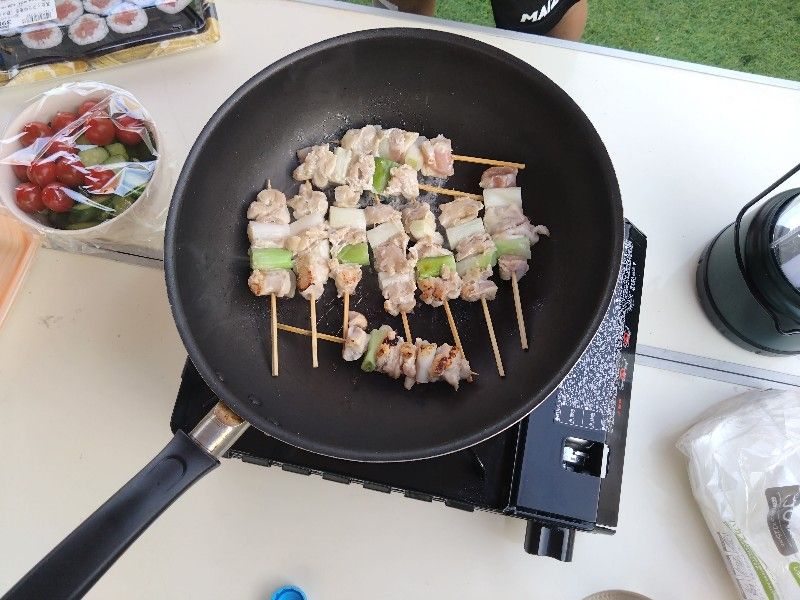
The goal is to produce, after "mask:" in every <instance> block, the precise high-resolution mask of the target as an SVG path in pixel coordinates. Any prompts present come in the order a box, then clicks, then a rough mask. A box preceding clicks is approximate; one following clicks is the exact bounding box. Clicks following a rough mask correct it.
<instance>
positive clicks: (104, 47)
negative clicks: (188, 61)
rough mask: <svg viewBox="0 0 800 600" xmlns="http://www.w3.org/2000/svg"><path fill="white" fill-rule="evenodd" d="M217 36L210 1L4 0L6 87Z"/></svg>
mask: <svg viewBox="0 0 800 600" xmlns="http://www.w3.org/2000/svg"><path fill="white" fill-rule="evenodd" d="M3 27H5V29H4V28H3ZM218 40H219V25H218V22H217V13H216V10H215V8H214V2H213V1H211V0H85V1H84V0H35V1H33V0H3V1H2V2H0V87H1V86H3V85H18V84H24V83H29V82H34V81H43V80H45V79H53V78H56V77H66V76H70V75H74V74H76V73H85V72H87V71H93V70H96V69H103V68H106V67H114V66H117V65H121V64H125V63H129V62H133V61H138V60H142V59H147V58H155V57H158V56H164V55H167V54H175V53H177V52H183V51H185V50H192V49H194V48H201V47H203V46H206V45H208V44H213V43H214V42H216V41H218Z"/></svg>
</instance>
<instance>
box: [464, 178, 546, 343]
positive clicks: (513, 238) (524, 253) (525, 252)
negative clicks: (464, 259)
mask: <svg viewBox="0 0 800 600" xmlns="http://www.w3.org/2000/svg"><path fill="white" fill-rule="evenodd" d="M516 175H517V172H516V170H515V169H510V168H504V167H493V168H491V169H487V170H486V171H485V172H484V174H483V176H482V177H481V183H480V185H481V187H482V188H484V190H483V198H484V205H485V207H486V214H485V216H484V223H485V224H486V229H487V231H488V232H489V234H490V235H491V236H492V241H493V242H494V243H495V246H496V248H497V252H496V254H497V261H498V265H499V269H498V270H499V271H500V279H503V280H504V281H509V280H510V281H511V290H512V293H513V296H514V312H515V314H516V318H517V328H518V329H519V339H520V345H521V346H522V349H523V350H527V349H528V335H527V332H526V330H525V319H524V316H523V313H522V302H521V301H520V297H519V280H520V279H521V278H522V277H523V276H524V275H525V273H527V272H528V261H529V260H530V258H531V246H532V245H533V244H535V243H536V242H538V241H539V236H540V235H550V232H549V231H548V229H547V227H545V226H543V225H533V224H532V223H531V222H530V219H528V217H527V216H525V214H524V213H523V212H522V188H520V187H518V186H517V185H516Z"/></svg>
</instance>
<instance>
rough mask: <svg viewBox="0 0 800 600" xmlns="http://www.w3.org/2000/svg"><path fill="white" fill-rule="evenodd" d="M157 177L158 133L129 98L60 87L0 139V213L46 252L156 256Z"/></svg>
mask: <svg viewBox="0 0 800 600" xmlns="http://www.w3.org/2000/svg"><path fill="white" fill-rule="evenodd" d="M85 16H87V15H84V17H85ZM77 22H78V21H76V23H77ZM170 168H172V167H171V166H170ZM164 169H165V166H164V156H163V151H162V148H161V139H160V135H159V131H158V129H157V128H156V125H155V123H154V122H153V119H152V117H151V116H150V114H149V113H148V112H147V110H146V109H145V108H144V107H143V106H142V105H141V103H140V102H139V101H138V100H137V99H136V98H135V97H134V96H133V95H131V94H130V92H127V91H125V90H122V89H119V88H116V87H113V86H109V85H106V84H101V83H92V82H87V83H70V84H66V85H63V86H61V87H59V88H56V89H54V90H50V91H49V92H46V93H44V94H42V95H41V96H39V97H38V98H36V99H35V100H34V101H33V102H32V103H30V104H29V105H28V106H26V107H25V108H24V109H23V110H22V111H21V112H20V113H19V115H17V117H15V118H14V119H12V121H11V122H10V123H9V125H8V127H7V129H6V131H5V133H4V134H3V136H2V139H0V213H7V214H10V215H11V216H13V217H15V218H16V219H17V220H18V221H20V222H21V223H23V224H24V225H25V226H26V227H28V228H29V229H30V230H31V231H33V232H34V233H36V234H37V235H38V236H40V237H42V239H43V240H45V243H46V244H47V245H49V246H50V247H54V248H61V249H66V250H71V251H75V252H93V251H96V249H97V248H107V247H114V248H117V249H119V248H120V247H125V248H129V249H136V248H149V247H153V246H158V245H159V243H160V239H161V235H162V233H163V228H164V223H165V221H166V213H167V208H168V205H169V197H168V195H163V194H162V195H161V196H159V195H158V194H157V190H158V186H159V180H160V179H161V178H162V177H163V172H164Z"/></svg>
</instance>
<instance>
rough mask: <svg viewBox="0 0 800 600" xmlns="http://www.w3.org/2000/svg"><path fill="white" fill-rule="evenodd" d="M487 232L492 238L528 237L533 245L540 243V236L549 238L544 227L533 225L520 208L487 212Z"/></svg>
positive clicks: (500, 208) (510, 207) (485, 219)
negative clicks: (499, 236) (500, 236)
mask: <svg viewBox="0 0 800 600" xmlns="http://www.w3.org/2000/svg"><path fill="white" fill-rule="evenodd" d="M483 222H484V224H485V225H486V231H488V232H489V235H491V236H492V237H495V236H498V235H502V236H504V237H506V238H512V237H523V236H524V237H527V238H528V239H529V240H530V241H531V244H535V243H536V242H538V241H539V236H540V235H545V236H549V235H550V231H549V230H548V229H547V227H545V226H544V225H533V224H532V223H531V222H530V220H529V219H528V217H526V216H525V214H524V213H523V212H522V209H521V208H520V207H518V206H503V207H494V208H489V209H487V210H486V214H485V216H484V218H483Z"/></svg>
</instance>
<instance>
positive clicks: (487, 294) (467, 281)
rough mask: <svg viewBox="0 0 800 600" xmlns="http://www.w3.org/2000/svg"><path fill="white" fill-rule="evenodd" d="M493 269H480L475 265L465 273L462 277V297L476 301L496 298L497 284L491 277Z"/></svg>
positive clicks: (468, 300) (469, 300)
mask: <svg viewBox="0 0 800 600" xmlns="http://www.w3.org/2000/svg"><path fill="white" fill-rule="evenodd" d="M491 276H492V269H491V268H486V269H483V270H481V269H479V268H477V267H474V268H472V269H470V270H469V271H467V272H466V273H465V274H464V277H462V279H461V299H462V300H466V301H467V302H476V301H478V300H480V299H481V298H486V299H487V300H494V299H495V296H497V284H496V283H495V282H494V281H492V280H491V279H489V278H490V277H491Z"/></svg>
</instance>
